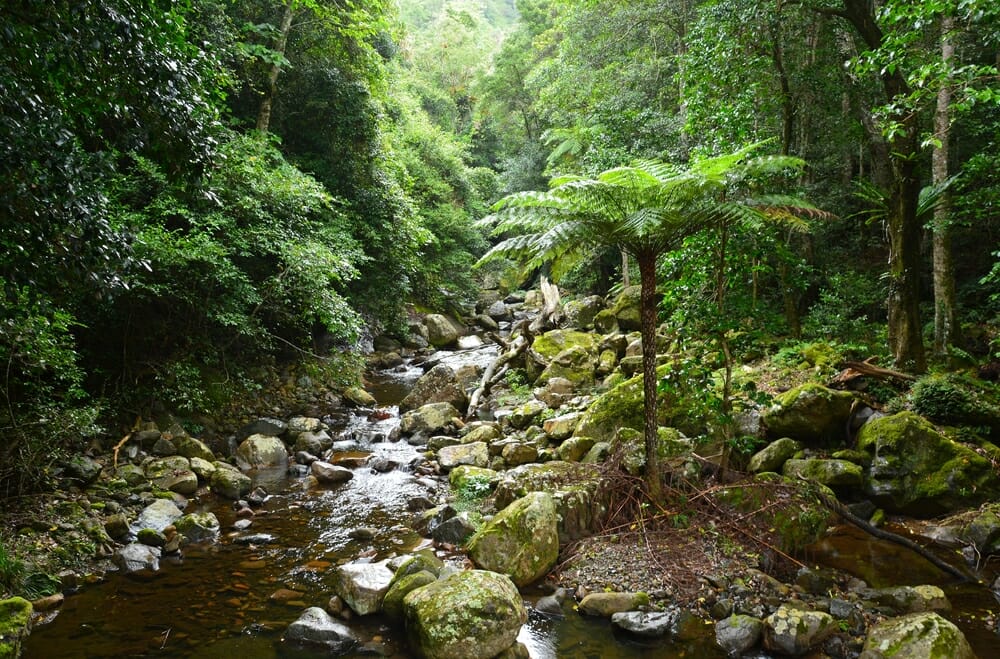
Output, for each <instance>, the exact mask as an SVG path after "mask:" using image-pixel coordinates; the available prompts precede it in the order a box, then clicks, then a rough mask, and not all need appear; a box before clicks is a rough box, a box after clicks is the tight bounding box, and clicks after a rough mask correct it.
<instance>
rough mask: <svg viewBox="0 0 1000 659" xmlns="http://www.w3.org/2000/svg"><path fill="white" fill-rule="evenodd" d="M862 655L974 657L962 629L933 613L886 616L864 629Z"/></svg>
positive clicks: (939, 658) (923, 658) (910, 658)
mask: <svg viewBox="0 0 1000 659" xmlns="http://www.w3.org/2000/svg"><path fill="white" fill-rule="evenodd" d="M861 656H862V657H865V659H869V658H871V659H877V658H880V657H906V659H975V657H976V655H975V654H974V653H973V652H972V647H971V646H970V645H969V641H968V640H967V639H966V638H965V635H964V634H962V631H961V630H960V629H959V628H958V627H956V626H955V625H954V624H952V623H951V622H949V621H948V620H946V619H944V618H942V617H941V616H940V615H938V614H937V613H931V612H926V613H913V614H911V615H906V616H902V617H899V618H889V619H888V620H885V621H883V622H880V623H878V624H877V625H875V626H874V627H872V628H871V629H869V630H868V636H867V637H866V638H865V646H864V649H863V651H862V653H861Z"/></svg>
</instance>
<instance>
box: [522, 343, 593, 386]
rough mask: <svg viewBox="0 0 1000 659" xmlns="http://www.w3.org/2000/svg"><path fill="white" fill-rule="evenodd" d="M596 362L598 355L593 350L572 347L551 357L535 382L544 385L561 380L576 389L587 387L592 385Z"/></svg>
mask: <svg viewBox="0 0 1000 659" xmlns="http://www.w3.org/2000/svg"><path fill="white" fill-rule="evenodd" d="M597 361H598V355H597V354H596V353H595V352H594V351H593V350H588V349H586V348H584V347H583V346H573V347H571V348H567V349H566V350H563V351H562V352H560V353H559V354H558V355H556V356H555V357H553V358H552V361H551V362H549V365H548V366H546V367H545V370H544V371H542V372H541V374H540V375H539V376H538V378H537V380H536V381H537V383H538V384H545V383H546V382H548V381H549V380H551V379H553V378H562V379H565V380H569V381H570V382H572V383H573V386H575V387H577V388H580V387H588V386H591V385H593V384H594V373H595V372H596V370H597Z"/></svg>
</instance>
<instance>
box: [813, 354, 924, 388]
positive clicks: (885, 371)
mask: <svg viewBox="0 0 1000 659" xmlns="http://www.w3.org/2000/svg"><path fill="white" fill-rule="evenodd" d="M873 359H875V358H874V357H869V358H868V359H866V360H865V361H863V362H855V361H849V362H844V370H842V371H841V372H840V373H838V374H837V375H836V376H835V377H834V378H833V379H832V380H830V383H829V385H830V386H831V387H838V388H847V389H850V388H853V387H851V384H852V383H853V382H854V381H855V380H857V379H858V378H861V377H865V376H868V377H873V378H877V379H879V380H899V381H901V382H913V381H915V380H916V379H917V378H916V376H914V375H910V374H909V373H901V372H900V371H894V370H892V369H889V368H882V367H881V366H876V365H875V364H872V363H871V362H872V360H873Z"/></svg>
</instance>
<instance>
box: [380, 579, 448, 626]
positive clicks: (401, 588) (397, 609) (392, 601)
mask: <svg viewBox="0 0 1000 659" xmlns="http://www.w3.org/2000/svg"><path fill="white" fill-rule="evenodd" d="M435 581H437V576H435V575H434V573H433V572H429V571H427V570H420V571H419V572H414V573H413V574H407V575H405V576H403V577H401V578H399V579H393V582H392V583H391V584H390V585H389V590H388V591H386V593H385V598H383V600H382V613H384V614H385V615H386V616H387V617H389V618H390V619H392V620H401V619H402V618H403V598H405V597H406V596H407V595H409V594H410V593H411V592H412V591H414V590H416V589H417V588H422V587H424V586H426V585H428V584H432V583H434V582H435Z"/></svg>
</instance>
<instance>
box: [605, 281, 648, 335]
mask: <svg viewBox="0 0 1000 659" xmlns="http://www.w3.org/2000/svg"><path fill="white" fill-rule="evenodd" d="M641 298H642V287H641V286H629V287H628V288H626V289H625V290H623V291H622V292H621V294H620V295H619V296H618V299H616V300H615V303H614V304H613V305H612V306H611V313H612V314H613V315H614V317H615V319H616V320H617V321H618V327H620V328H621V329H622V330H624V331H626V332H631V331H635V330H639V329H642V314H641Z"/></svg>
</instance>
